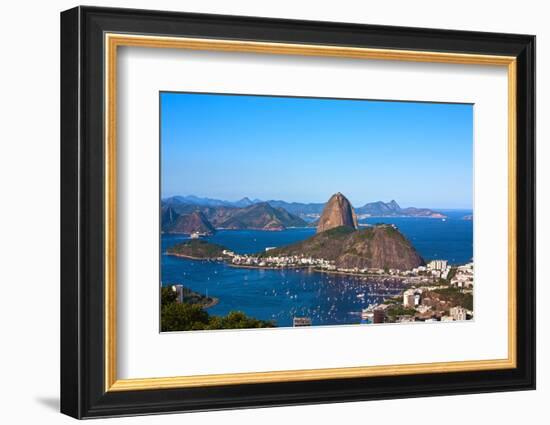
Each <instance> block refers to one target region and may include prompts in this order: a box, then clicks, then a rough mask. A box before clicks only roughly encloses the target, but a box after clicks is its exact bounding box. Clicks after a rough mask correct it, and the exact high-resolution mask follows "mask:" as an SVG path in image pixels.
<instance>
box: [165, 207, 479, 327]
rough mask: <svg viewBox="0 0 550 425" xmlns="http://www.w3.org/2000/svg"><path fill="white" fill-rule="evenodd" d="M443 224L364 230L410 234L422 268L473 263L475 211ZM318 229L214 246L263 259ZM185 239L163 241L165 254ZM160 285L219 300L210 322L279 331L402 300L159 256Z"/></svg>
mask: <svg viewBox="0 0 550 425" xmlns="http://www.w3.org/2000/svg"><path fill="white" fill-rule="evenodd" d="M445 214H446V215H448V218H447V219H446V220H445V221H442V220H440V219H428V218H392V219H390V218H369V219H367V220H365V222H367V223H372V224H374V223H382V222H383V223H391V224H395V225H397V226H398V228H399V229H400V230H401V232H403V233H404V234H405V236H406V237H407V238H408V239H409V240H410V241H411V242H412V243H413V245H414V246H415V247H416V249H417V250H418V251H419V252H420V254H421V255H422V256H423V257H424V259H425V260H427V261H428V260H431V259H436V258H437V259H446V260H448V261H450V262H451V263H453V264H462V263H465V262H468V261H470V260H471V258H472V240H473V239H472V238H473V231H472V230H473V222H472V221H467V220H463V219H462V217H463V216H464V215H467V214H471V211H446V212H445ZM314 233H315V229H311V228H299V229H288V230H285V231H282V232H267V231H257V230H222V231H218V232H217V233H216V234H215V235H214V236H212V237H209V238H207V239H208V240H209V241H211V242H214V243H218V244H221V245H224V246H226V247H227V248H229V249H231V250H233V251H235V252H238V253H243V254H244V253H254V252H259V251H264V250H265V248H267V247H273V246H282V245H286V244H289V243H293V242H297V241H300V240H303V239H306V238H308V237H309V236H311V235H313V234H314ZM186 239H188V238H187V237H185V236H183V235H168V234H163V235H162V239H161V245H162V252H165V250H166V248H168V247H169V246H172V245H174V244H176V243H179V242H182V241H184V240H186ZM161 275H162V276H161V279H162V284H163V285H170V284H174V283H180V284H182V285H185V286H187V287H189V288H191V289H192V290H194V291H197V292H200V293H203V294H207V295H209V296H213V297H217V298H218V299H219V303H218V304H217V305H215V306H213V307H211V308H209V309H208V312H209V313H210V314H219V315H225V314H227V313H229V312H230V311H243V312H245V313H246V314H248V315H250V316H253V317H256V318H258V319H263V320H274V321H275V322H276V324H277V326H292V319H293V317H294V316H307V317H310V318H311V319H312V324H313V325H338V324H353V323H359V322H360V320H361V317H360V313H361V310H362V309H363V308H366V307H368V305H369V304H371V303H375V302H381V301H382V300H383V299H384V298H385V297H387V296H388V295H392V294H397V293H399V291H400V288H399V285H398V284H397V283H396V284H392V283H391V282H390V283H387V284H386V285H381V284H380V283H377V282H372V281H369V280H367V279H365V278H362V277H352V276H338V275H332V274H324V273H316V272H310V271H307V270H260V269H244V268H234V267H231V266H229V265H226V264H223V263H216V262H208V261H194V260H188V259H184V258H178V257H172V256H168V255H164V254H161Z"/></svg>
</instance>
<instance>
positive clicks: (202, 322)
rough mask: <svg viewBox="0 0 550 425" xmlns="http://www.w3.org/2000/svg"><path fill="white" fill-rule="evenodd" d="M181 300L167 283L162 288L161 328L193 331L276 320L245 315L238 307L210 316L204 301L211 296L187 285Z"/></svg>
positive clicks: (252, 325)
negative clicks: (194, 290)
mask: <svg viewBox="0 0 550 425" xmlns="http://www.w3.org/2000/svg"><path fill="white" fill-rule="evenodd" d="M184 290H185V291H186V292H184V302H182V303H180V302H177V300H176V293H175V292H174V291H172V288H170V287H163V288H162V290H161V303H162V307H161V314H160V317H161V320H160V321H161V331H162V332H171V331H194V330H213V329H249V328H272V327H275V324H274V323H272V322H269V321H265V320H258V319H254V318H253V317H248V316H247V315H246V314H245V313H243V312H240V311H232V312H230V313H229V314H228V315H227V316H212V315H210V314H208V312H207V311H205V310H204V306H203V304H204V302H199V303H197V302H194V301H196V300H204V299H210V300H212V299H211V298H207V297H205V296H203V295H201V294H197V293H196V292H193V291H191V290H189V289H187V288H185V289H184Z"/></svg>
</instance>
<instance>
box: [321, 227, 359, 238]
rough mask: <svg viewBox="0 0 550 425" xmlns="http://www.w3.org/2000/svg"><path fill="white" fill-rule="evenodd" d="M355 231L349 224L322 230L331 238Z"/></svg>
mask: <svg viewBox="0 0 550 425" xmlns="http://www.w3.org/2000/svg"><path fill="white" fill-rule="evenodd" d="M353 232H355V229H354V228H353V227H350V226H339V227H333V228H332V229H329V230H326V231H324V232H323V233H322V234H323V235H325V236H328V237H331V238H334V237H343V236H347V235H349V234H351V233H353Z"/></svg>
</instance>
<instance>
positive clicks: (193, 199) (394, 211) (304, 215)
mask: <svg viewBox="0 0 550 425" xmlns="http://www.w3.org/2000/svg"><path fill="white" fill-rule="evenodd" d="M262 203H267V204H269V205H271V206H272V207H273V208H279V209H280V208H282V209H284V210H285V211H287V212H288V213H290V214H293V215H295V216H298V217H300V218H301V219H303V220H306V221H309V222H311V221H315V220H317V219H318V218H319V217H320V216H321V213H322V211H323V208H324V207H325V205H326V203H324V202H323V203H301V202H286V201H281V200H268V201H261V200H259V199H253V200H251V199H250V198H247V197H244V198H242V199H240V200H238V201H225V200H221V199H213V198H201V197H198V196H194V195H190V196H172V197H169V198H165V199H163V200H162V206H163V207H164V206H171V207H173V208H175V209H176V210H178V209H179V210H181V209H187V211H193V210H194V209H193V207H201V208H202V207H211V208H219V207H224V208H226V209H227V208H246V207H249V206H251V205H256V204H262ZM355 213H356V214H357V218H358V219H360V220H361V219H365V218H368V217H427V218H446V216H445V215H444V214H442V213H440V212H437V211H434V210H431V209H428V208H415V207H408V208H401V207H400V206H399V204H398V203H397V202H396V201H394V200H391V201H390V202H387V203H386V202H382V201H377V202H370V203H367V204H365V205H363V206H361V207H357V208H355ZM206 215H207V216H208V214H206Z"/></svg>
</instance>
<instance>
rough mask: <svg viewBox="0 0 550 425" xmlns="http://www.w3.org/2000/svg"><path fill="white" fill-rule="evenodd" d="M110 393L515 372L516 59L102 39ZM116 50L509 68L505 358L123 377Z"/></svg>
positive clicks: (301, 46) (166, 39)
mask: <svg viewBox="0 0 550 425" xmlns="http://www.w3.org/2000/svg"><path fill="white" fill-rule="evenodd" d="M104 42H105V81H106V83H105V88H104V89H105V135H104V136H105V140H104V143H105V188H104V189H105V235H104V236H105V276H104V278H105V377H104V378H105V391H135V390H150V389H161V388H162V389H166V388H181V387H199V386H213V385H236V384H253V383H268V382H285V381H311V380H320V379H337V378H357V377H374V376H390V375H410V374H416V373H446V372H464V371H482V370H497V369H510V368H515V367H516V362H517V359H516V326H517V324H516V284H517V282H516V253H517V241H516V236H517V234H516V231H517V229H516V199H517V197H516V85H517V76H516V58H515V57H513V56H493V55H477V54H462V53H443V52H424V51H410V50H392V49H370V48H358V47H339V46H338V47H337V46H326V45H307V44H287V43H267V42H256V41H235V40H213V39H199V38H179V37H159V36H146V35H128V34H115V33H107V34H105V40H104ZM119 46H133V47H149V48H169V49H190V50H209V51H229V52H248V53H263V54H281V55H302V56H325V57H341V58H355V59H376V60H398V61H408V62H435V63H451V64H469V65H494V66H504V67H507V72H508V357H507V358H506V359H495V360H472V361H455V362H437V363H419V364H399V365H383V366H361V367H343V368H326V369H304V370H288V371H271V372H252V373H230V374H215V375H194V376H175V377H164V378H155V377H151V378H139V379H118V378H117V372H116V362H117V352H116V346H117V338H116V335H117V324H116V265H117V256H116V248H117V243H116V234H117V230H116V209H117V204H116V199H117V196H116V188H117V181H116V163H117V157H116V136H117V132H116V123H117V119H116V117H117V111H116V106H117V102H116V100H117V48H118V47H119Z"/></svg>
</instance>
